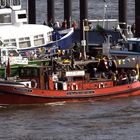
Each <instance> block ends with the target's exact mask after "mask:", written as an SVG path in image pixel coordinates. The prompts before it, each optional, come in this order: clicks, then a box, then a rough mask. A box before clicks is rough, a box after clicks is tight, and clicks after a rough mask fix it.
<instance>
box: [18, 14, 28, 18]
mask: <svg viewBox="0 0 140 140" xmlns="http://www.w3.org/2000/svg"><path fill="white" fill-rule="evenodd" d="M23 18H26V14H19V15H18V19H23Z"/></svg>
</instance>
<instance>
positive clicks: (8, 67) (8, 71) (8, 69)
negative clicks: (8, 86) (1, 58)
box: [6, 58, 11, 77]
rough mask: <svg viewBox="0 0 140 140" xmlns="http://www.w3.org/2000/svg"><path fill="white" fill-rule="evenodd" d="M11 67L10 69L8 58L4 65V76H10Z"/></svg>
mask: <svg viewBox="0 0 140 140" xmlns="http://www.w3.org/2000/svg"><path fill="white" fill-rule="evenodd" d="M10 73H11V69H10V60H9V58H8V62H7V65H6V77H10Z"/></svg>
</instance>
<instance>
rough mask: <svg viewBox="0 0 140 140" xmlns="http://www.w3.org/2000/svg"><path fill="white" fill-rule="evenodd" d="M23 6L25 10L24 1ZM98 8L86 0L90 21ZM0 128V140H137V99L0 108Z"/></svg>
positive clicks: (40, 15) (41, 10) (41, 8)
mask: <svg viewBox="0 0 140 140" xmlns="http://www.w3.org/2000/svg"><path fill="white" fill-rule="evenodd" d="M77 1H78V0H73V5H74V7H73V13H74V18H77V17H78V15H79V11H78V10H77V9H78V7H79V6H78V2H77ZM97 1H98V2H97ZM117 1H118V0H117ZM117 1H114V0H110V1H109V5H108V7H109V8H108V11H110V12H109V13H110V16H112V17H114V18H115V17H117ZM43 2H44V0H40V1H39V0H37V3H38V7H37V22H38V23H43V21H44V18H45V16H46V5H45V4H44V3H43ZM55 2H56V3H55V4H56V17H57V18H56V19H59V20H62V19H63V10H62V9H63V8H62V7H63V5H62V0H55ZM128 3H129V6H128V7H129V9H130V10H129V21H130V22H133V20H134V16H133V15H134V2H133V1H130V0H128ZM23 4H24V7H26V1H23ZM101 4H102V1H101V0H100V1H99V0H89V17H90V18H92V17H101V16H102V6H103V5H101ZM111 7H112V8H111ZM99 8H100V10H97V9H99ZM95 9H96V10H95ZM0 128H1V130H0V140H139V139H140V132H139V130H140V96H137V97H129V98H124V99H115V100H107V101H100V102H85V103H64V104H63V103H62V104H57V105H47V106H26V107H8V108H7V107H1V108H0Z"/></svg>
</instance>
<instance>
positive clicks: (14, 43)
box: [3, 39, 16, 46]
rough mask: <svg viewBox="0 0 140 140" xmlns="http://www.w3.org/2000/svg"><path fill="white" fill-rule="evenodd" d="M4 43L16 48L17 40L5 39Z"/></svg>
mask: <svg viewBox="0 0 140 140" xmlns="http://www.w3.org/2000/svg"><path fill="white" fill-rule="evenodd" d="M3 43H4V44H5V46H16V39H5V40H3Z"/></svg>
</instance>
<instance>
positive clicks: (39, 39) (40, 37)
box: [34, 34, 45, 46]
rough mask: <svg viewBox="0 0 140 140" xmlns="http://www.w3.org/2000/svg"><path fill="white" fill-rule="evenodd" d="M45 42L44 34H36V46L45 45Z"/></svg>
mask: <svg viewBox="0 0 140 140" xmlns="http://www.w3.org/2000/svg"><path fill="white" fill-rule="evenodd" d="M44 43H45V41H44V35H43V34H41V35H36V36H34V45H35V46H39V45H43V44H44Z"/></svg>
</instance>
